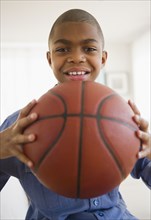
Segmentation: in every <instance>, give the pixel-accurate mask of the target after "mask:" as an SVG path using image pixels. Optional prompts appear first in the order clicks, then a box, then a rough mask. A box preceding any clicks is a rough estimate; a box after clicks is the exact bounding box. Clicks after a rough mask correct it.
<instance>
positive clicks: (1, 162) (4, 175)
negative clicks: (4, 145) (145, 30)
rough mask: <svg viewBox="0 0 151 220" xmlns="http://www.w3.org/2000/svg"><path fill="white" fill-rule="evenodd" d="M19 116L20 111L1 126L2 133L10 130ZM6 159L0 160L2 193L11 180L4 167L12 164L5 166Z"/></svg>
mask: <svg viewBox="0 0 151 220" xmlns="http://www.w3.org/2000/svg"><path fill="white" fill-rule="evenodd" d="M18 115H19V111H17V112H15V113H14V114H12V115H11V116H9V117H8V118H7V119H6V120H5V121H4V122H3V124H2V125H1V126H0V131H3V130H5V129H6V128H8V127H9V126H10V125H11V124H13V123H14V122H15V121H16V119H17V117H18ZM5 161H6V160H5V159H4V160H3V159H1V160H0V191H1V190H2V188H3V187H4V186H5V184H6V183H7V181H8V179H9V178H10V175H9V174H8V173H7V172H4V169H3V166H4V167H5V168H6V170H7V168H8V167H9V166H10V167H11V164H9V163H8V164H7V166H6V164H5Z"/></svg>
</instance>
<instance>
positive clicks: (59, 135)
mask: <svg viewBox="0 0 151 220" xmlns="http://www.w3.org/2000/svg"><path fill="white" fill-rule="evenodd" d="M51 93H52V94H53V95H55V96H57V97H58V98H59V99H60V100H61V101H62V103H63V106H64V114H62V117H63V118H64V123H63V125H62V128H61V130H60V132H59V133H58V135H57V137H56V138H55V140H54V141H53V143H52V144H51V145H50V146H49V147H48V148H47V150H46V151H45V152H44V154H43V155H42V156H41V158H40V159H39V161H38V162H37V164H36V166H35V167H34V172H35V173H36V172H37V171H38V169H39V167H40V165H41V163H42V162H43V160H44V159H45V158H46V157H47V155H48V153H49V152H50V151H51V150H52V149H53V147H54V146H55V144H56V143H57V141H58V139H59V138H60V137H61V134H62V132H63V130H64V127H65V125H66V120H67V106H66V103H65V101H64V99H63V98H62V97H61V96H60V95H58V94H56V93H55V92H53V91H51ZM46 118H48V117H45V119H46ZM39 120H40V119H39ZM41 120H42V119H41Z"/></svg>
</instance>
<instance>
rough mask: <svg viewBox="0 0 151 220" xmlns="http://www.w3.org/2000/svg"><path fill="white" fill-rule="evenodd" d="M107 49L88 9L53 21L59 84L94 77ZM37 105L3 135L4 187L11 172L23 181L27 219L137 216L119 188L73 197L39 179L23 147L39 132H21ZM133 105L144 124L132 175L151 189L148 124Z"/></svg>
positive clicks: (11, 120)
mask: <svg viewBox="0 0 151 220" xmlns="http://www.w3.org/2000/svg"><path fill="white" fill-rule="evenodd" d="M103 49H104V38H103V33H102V30H101V28H100V26H99V24H98V22H97V21H96V20H95V18H94V17H93V16H92V15H90V14H89V13H88V12H86V11H83V10H79V9H72V10H69V11H67V12H65V13H63V14H62V15H61V16H60V17H59V18H58V19H57V20H56V22H55V23H54V25H53V27H52V29H51V32H50V35H49V52H47V59H48V62H49V64H50V66H51V68H52V70H53V72H54V75H55V77H56V78H57V80H58V82H59V83H62V82H65V81H70V80H91V81H94V80H95V79H96V78H97V76H98V74H99V73H100V70H101V69H102V67H103V66H104V65H105V62H106V59H107V52H106V51H104V50H103ZM35 104H36V101H32V102H31V103H29V104H28V105H27V106H26V107H25V108H23V109H22V110H21V111H20V113H19V112H16V113H14V114H13V115H11V116H9V117H8V118H7V120H6V121H5V122H4V123H3V125H2V128H1V130H2V132H1V134H0V135H1V136H0V138H1V155H0V158H1V160H0V165H1V168H0V169H1V170H0V172H1V173H0V177H1V180H0V188H1V189H2V188H3V186H4V185H5V184H6V182H7V180H8V179H9V177H10V176H15V177H17V178H18V179H19V181H20V183H21V185H22V187H23V188H24V190H25V192H26V193H27V195H28V197H29V200H30V206H29V209H28V212H27V215H26V219H27V220H65V219H66V220H96V219H98V220H99V219H100V220H101V219H108V220H110V219H112V220H118V219H120V220H122V219H125V220H130V219H133V220H134V219H135V220H136V219H137V218H135V217H134V216H132V215H131V214H130V213H129V211H128V210H127V209H126V205H125V203H124V201H123V199H122V197H121V195H120V193H119V191H118V187H117V188H115V189H113V190H112V191H111V192H109V193H107V194H105V195H102V196H100V197H97V198H90V199H70V198H66V197H63V196H60V195H58V194H56V193H54V192H52V191H51V190H48V189H47V188H45V187H44V186H43V185H42V184H41V183H40V182H39V181H38V180H37V179H36V177H35V176H34V175H33V174H32V172H31V171H30V168H31V167H32V165H33V164H32V161H30V160H29V159H28V158H27V157H26V156H25V155H24V154H23V152H22V145H23V144H24V143H27V142H32V141H34V140H35V138H36V137H35V135H34V134H30V135H28V136H25V135H23V134H22V132H23V130H24V128H25V127H26V126H28V125H29V124H30V123H32V122H33V121H34V120H36V119H37V117H38V115H37V114H36V113H33V114H31V115H29V116H27V115H28V113H29V112H30V110H31V109H32V107H33V106H34V105H35ZM129 104H130V106H131V108H132V109H133V111H134V114H135V116H134V120H135V122H136V123H137V124H138V125H139V127H140V130H138V132H137V135H138V137H139V138H140V139H141V140H142V151H141V152H140V153H139V155H138V158H139V160H138V161H137V163H136V165H135V167H134V169H133V171H132V175H133V176H134V177H135V178H140V177H141V178H142V179H143V181H144V182H145V184H146V185H147V186H148V187H151V176H149V175H148V173H149V172H150V170H151V161H150V160H149V159H148V158H147V157H145V156H147V155H148V154H149V151H150V145H149V144H150V135H149V134H148V132H147V129H148V123H147V122H146V121H145V120H144V119H143V118H141V117H140V113H139V110H138V109H137V107H136V106H135V105H134V104H133V103H132V102H131V101H129ZM143 157H145V158H143Z"/></svg>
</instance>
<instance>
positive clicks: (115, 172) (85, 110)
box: [24, 81, 140, 198]
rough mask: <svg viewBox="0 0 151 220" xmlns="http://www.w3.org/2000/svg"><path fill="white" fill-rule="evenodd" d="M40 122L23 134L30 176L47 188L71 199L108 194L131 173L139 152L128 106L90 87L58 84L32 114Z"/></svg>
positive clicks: (115, 96) (100, 87)
mask: <svg viewBox="0 0 151 220" xmlns="http://www.w3.org/2000/svg"><path fill="white" fill-rule="evenodd" d="M32 112H37V113H38V115H39V118H38V120H37V121H36V122H34V123H33V124H32V125H31V126H29V127H28V128H27V129H26V130H25V133H26V134H27V133H34V134H36V136H37V139H36V141H35V142H33V143H30V144H26V145H25V146H24V152H25V154H26V155H27V156H28V157H29V158H31V160H32V161H33V162H34V168H33V169H32V172H33V173H34V174H35V175H36V177H37V178H38V179H39V180H40V182H42V183H43V184H44V185H45V186H46V187H48V188H49V189H51V190H53V191H54V192H56V193H58V194H61V195H63V196H66V197H71V198H91V197H96V196H99V195H102V194H105V193H107V192H109V191H111V190H112V189H113V188H114V187H116V186H117V185H119V184H120V183H121V182H122V181H123V180H124V179H125V178H126V177H127V175H128V174H129V173H130V172H131V170H132V168H133V166H134V164H135V162H136V160H137V153H138V151H139V148H140V140H139V139H138V138H137V137H136V135H135V131H136V130H138V127H137V125H136V124H135V123H134V121H133V119H132V116H133V115H134V113H133V111H132V110H131V108H130V106H129V105H128V104H127V102H126V101H125V100H124V99H123V98H122V97H120V96H119V95H118V94H117V93H115V92H114V91H113V90H111V89H110V88H108V87H106V86H104V85H101V84H99V83H95V82H90V81H88V82H81V81H76V82H75V81H71V82H66V83H61V84H59V85H57V86H55V87H54V88H52V89H51V90H49V91H48V92H47V93H45V94H44V95H43V96H42V97H41V98H40V99H39V101H38V104H37V105H36V106H35V107H34V108H33V109H32Z"/></svg>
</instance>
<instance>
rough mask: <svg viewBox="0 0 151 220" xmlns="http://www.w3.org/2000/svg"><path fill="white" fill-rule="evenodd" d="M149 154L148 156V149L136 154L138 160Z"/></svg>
mask: <svg viewBox="0 0 151 220" xmlns="http://www.w3.org/2000/svg"><path fill="white" fill-rule="evenodd" d="M149 154H150V150H149V149H146V150H143V151H140V152H139V153H138V158H139V159H141V158H144V157H146V156H148V155H149Z"/></svg>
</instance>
